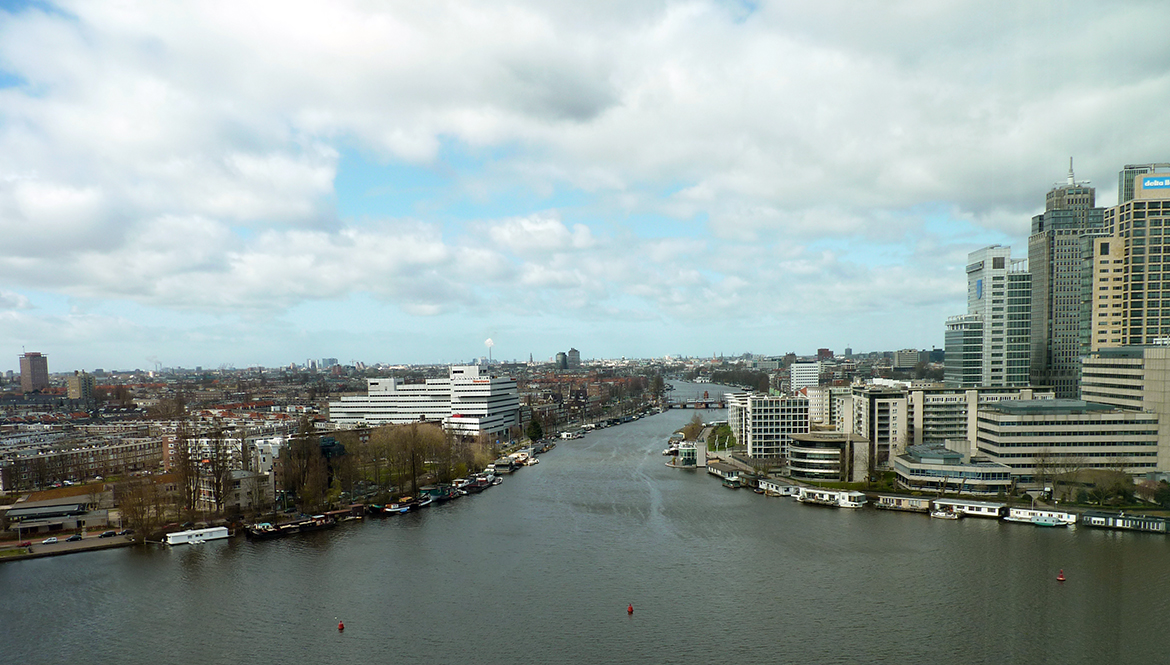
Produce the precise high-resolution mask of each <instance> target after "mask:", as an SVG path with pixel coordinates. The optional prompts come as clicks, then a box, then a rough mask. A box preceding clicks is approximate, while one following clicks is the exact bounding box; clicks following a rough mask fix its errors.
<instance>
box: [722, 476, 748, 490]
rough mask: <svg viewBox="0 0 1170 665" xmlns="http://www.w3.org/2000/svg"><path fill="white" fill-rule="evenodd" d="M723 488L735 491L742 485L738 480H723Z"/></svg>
mask: <svg viewBox="0 0 1170 665" xmlns="http://www.w3.org/2000/svg"><path fill="white" fill-rule="evenodd" d="M723 486H724V487H727V488H729V489H733V490H737V489H739V488H740V487H742V486H743V483H741V482H740V481H739V478H724V479H723Z"/></svg>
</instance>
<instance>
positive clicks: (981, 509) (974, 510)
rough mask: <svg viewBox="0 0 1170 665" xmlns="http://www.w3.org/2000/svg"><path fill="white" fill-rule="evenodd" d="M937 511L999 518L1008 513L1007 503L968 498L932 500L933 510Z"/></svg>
mask: <svg viewBox="0 0 1170 665" xmlns="http://www.w3.org/2000/svg"><path fill="white" fill-rule="evenodd" d="M936 511H938V512H951V513H954V514H956V515H967V516H970V517H991V518H994V519H999V518H1001V517H1003V516H1004V514H1006V513H1007V504H1006V503H995V502H992V501H970V500H968V499H935V500H934V501H932V502H931V512H932V513H933V512H936Z"/></svg>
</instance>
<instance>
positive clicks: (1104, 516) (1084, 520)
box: [1078, 510, 1168, 534]
mask: <svg viewBox="0 0 1170 665" xmlns="http://www.w3.org/2000/svg"><path fill="white" fill-rule="evenodd" d="M1167 521H1168V520H1167V519H1166V518H1165V517H1155V516H1153V515H1126V514H1125V512H1124V511H1122V512H1117V513H1113V512H1108V511H1103V510H1089V511H1086V512H1083V513H1081V519H1080V521H1079V522H1078V524H1082V525H1084V526H1091V527H1094V528H1098V529H1119V530H1122V531H1144V532H1147V533H1163V534H1164V533H1166V532H1167V528H1166V527H1167Z"/></svg>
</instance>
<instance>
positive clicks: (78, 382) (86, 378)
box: [65, 372, 94, 400]
mask: <svg viewBox="0 0 1170 665" xmlns="http://www.w3.org/2000/svg"><path fill="white" fill-rule="evenodd" d="M65 386H66V388H65V389H66V395H67V396H68V397H69V399H81V400H91V399H93V390H94V379H93V375H92V374H88V373H86V372H74V373H73V376H71V377H69V378H68V380H66V382H65Z"/></svg>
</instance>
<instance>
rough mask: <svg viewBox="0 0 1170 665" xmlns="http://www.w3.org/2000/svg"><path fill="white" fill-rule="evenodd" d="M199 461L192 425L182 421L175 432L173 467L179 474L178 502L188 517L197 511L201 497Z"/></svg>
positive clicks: (172, 454)
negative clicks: (197, 504)
mask: <svg viewBox="0 0 1170 665" xmlns="http://www.w3.org/2000/svg"><path fill="white" fill-rule="evenodd" d="M199 463H200V460H199V458H198V457H197V456H196V451H195V450H194V446H193V439H192V433H191V426H190V424H189V423H188V422H187V421H185V420H184V421H180V422H179V426H178V429H177V430H176V432H175V450H174V452H172V453H171V467H172V468H173V469H174V470H175V474H176V475H177V476H178V482H177V485H178V496H177V497H176V504H177V506H178V508H179V511H180V513H182V514H183V515H185V516H187V517H188V518H189V517H191V515H192V514H193V513H194V512H195V503H196V501H197V500H198V498H199Z"/></svg>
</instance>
